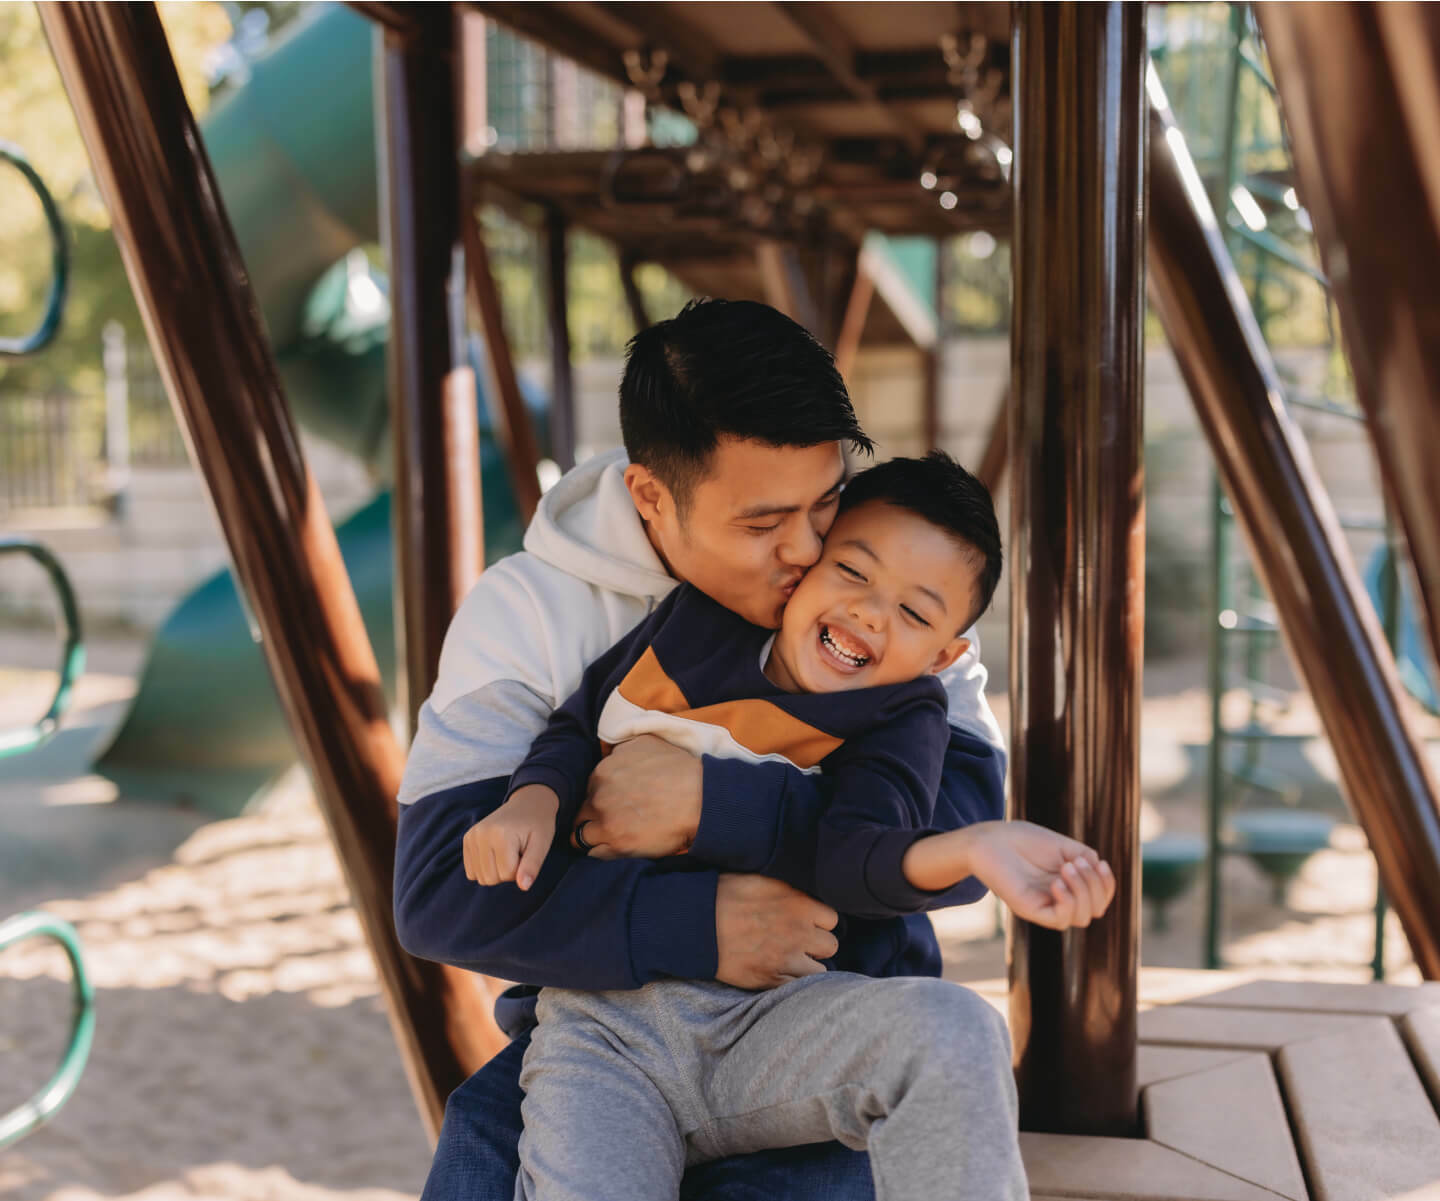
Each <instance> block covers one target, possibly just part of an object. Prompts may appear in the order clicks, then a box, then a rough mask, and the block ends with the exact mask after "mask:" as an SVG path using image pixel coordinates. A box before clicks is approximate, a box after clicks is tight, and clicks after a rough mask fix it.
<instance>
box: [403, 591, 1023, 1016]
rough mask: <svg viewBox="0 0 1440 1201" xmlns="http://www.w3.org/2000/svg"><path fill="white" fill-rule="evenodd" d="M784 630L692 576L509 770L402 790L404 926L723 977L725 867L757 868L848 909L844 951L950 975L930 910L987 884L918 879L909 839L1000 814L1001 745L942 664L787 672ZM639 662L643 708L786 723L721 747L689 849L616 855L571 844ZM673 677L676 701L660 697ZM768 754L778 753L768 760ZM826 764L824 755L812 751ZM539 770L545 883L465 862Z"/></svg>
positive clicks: (747, 724)
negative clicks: (929, 883)
mask: <svg viewBox="0 0 1440 1201" xmlns="http://www.w3.org/2000/svg"><path fill="white" fill-rule="evenodd" d="M769 636H770V634H769V631H765V630H762V629H760V628H758V627H755V626H751V625H749V623H747V622H745V621H744V620H743V619H741V618H739V617H737V616H736V615H735V614H733V613H730V612H729V611H728V610H726V609H723V608H721V607H720V606H718V605H716V604H715V603H714V602H713V601H711V600H710V599H709V598H708V597H706V596H704V594H703V593H700V592H698V591H697V590H695V589H693V588H690V587H688V586H683V585H682V586H681V587H680V588H677V589H676V590H675V591H674V592H673V593H671V595H670V596H669V597H667V598H666V600H665V601H664V602H663V603H662V604H661V605H660V606H659V607H658V608H657V609H656V610H655V612H654V613H652V614H651V615H650V616H649V617H648V618H646V619H645V620H644V621H643V622H641V623H640V625H639V626H637V627H636V628H635V630H633V631H632V632H631V633H630V634H629V635H627V636H626V637H625V638H623V639H622V640H621V641H620V642H619V643H617V644H616V645H615V646H614V647H612V648H611V649H610V650H609V651H608V652H606V653H605V654H604V655H602V656H601V657H600V659H598V660H596V661H595V663H594V664H592V665H591V668H590V670H589V671H588V672H587V673H586V675H585V677H584V680H583V681H582V683H581V686H580V688H579V689H578V690H577V692H576V693H575V695H574V696H572V697H571V698H569V700H567V701H566V703H565V704H564V705H562V706H561V707H560V709H558V710H556V711H555V714H554V717H553V718H552V721H551V723H550V725H549V726H548V727H547V729H546V730H545V731H544V732H543V733H542V734H541V735H540V736H539V737H538V738H537V739H536V742H535V744H534V747H533V748H532V753H531V755H530V757H529V758H527V760H526V763H525V764H524V765H522V767H521V769H520V770H518V771H517V772H516V773H515V775H514V776H513V777H511V779H510V780H508V781H507V780H503V779H492V780H483V781H477V782H475V783H472V784H466V785H462V786H460V787H458V788H452V789H448V790H446V791H445V792H441V793H436V794H433V795H431V796H428V797H425V798H423V799H422V800H420V801H418V802H416V803H415V804H413V805H409V806H404V807H402V809H401V813H400V829H399V844H398V847H397V855H396V880H395V914H396V925H397V930H398V932H399V936H400V941H401V944H402V945H403V946H405V947H406V949H407V950H409V951H410V952H411V953H412V954H416V955H419V956H421V957H424V958H430V959H436V960H439V961H441V962H445V963H450V964H453V965H455V966H459V967H465V968H469V969H472V970H476V971H483V972H485V973H487V974H490V975H495V976H500V977H503V978H507V979H512V980H515V979H518V980H525V981H528V982H530V983H533V984H537V985H545V984H553V985H561V986H566V987H572V988H595V989H603V988H636V987H639V986H640V985H642V984H644V983H646V982H648V981H649V980H654V979H660V978H664V977H679V978H687V979H709V978H713V977H714V974H715V970H716V964H717V960H718V952H717V949H716V940H715V925H714V913H715V910H714V896H715V885H716V878H717V872H718V871H738V872H759V873H761V874H765V875H770V876H773V877H775V878H777V879H781V880H784V881H785V882H787V883H789V884H792V885H794V886H795V887H797V888H799V889H801V890H802V891H805V892H808V893H810V894H811V895H815V896H818V897H819V898H820V899H822V900H825V901H826V902H827V903H828V904H831V905H832V906H833V907H834V908H835V909H837V910H838V911H840V912H841V913H842V914H844V915H845V917H844V919H843V920H842V927H841V928H840V929H839V930H837V935H838V936H839V938H840V944H841V945H840V950H839V952H838V953H837V955H836V956H835V957H834V959H832V960H830V961H829V962H828V964H827V966H829V967H832V968H836V969H841V970H848V971H856V972H862V973H865V974H868V975H874V976H892V975H938V974H939V970H940V955H939V947H938V944H937V943H936V941H935V936H934V932H933V929H932V928H931V926H930V923H929V921H928V919H926V918H925V917H923V915H921V911H922V910H925V909H935V908H943V907H946V906H950V905H957V904H964V903H967V902H969V901H973V900H976V899H978V898H979V897H980V896H982V895H984V889H983V887H982V886H980V885H979V883H978V882H977V881H975V880H973V879H972V880H966V881H963V882H962V883H961V884H959V885H957V886H956V887H955V888H953V889H950V890H947V891H945V892H941V893H928V892H922V891H920V890H916V889H912V888H910V886H909V885H908V884H906V883H905V881H904V879H903V876H902V875H901V874H900V871H899V863H900V859H901V857H902V856H903V854H904V851H905V849H906V848H907V847H908V846H909V845H910V843H911V842H913V841H914V840H915V839H916V838H917V837H922V836H924V835H925V834H926V833H932V832H935V831H937V830H947V829H954V828H957V827H960V826H964V825H968V824H971V823H972V822H976V821H983V820H992V819H996V818H999V817H1000V816H1001V815H1002V812H1003V806H1004V800H1003V778H1002V769H1001V764H1000V759H999V755H998V754H997V753H996V751H995V749H994V748H993V747H992V746H990V745H989V744H988V743H987V742H985V741H984V740H983V739H981V738H978V737H975V736H972V735H969V734H966V733H963V732H961V731H959V730H956V729H954V728H952V727H949V726H948V725H947V724H946V722H945V700H944V692H943V689H941V688H940V687H939V685H938V683H937V682H936V681H934V680H933V679H931V678H929V677H927V678H926V679H924V680H920V681H914V682H910V683H907V684H902V685H894V686H889V687H885V688H869V689H857V690H853V691H850V692H840V693H823V694H817V693H802V694H791V693H785V692H783V691H781V690H780V689H778V688H776V687H775V686H774V685H773V684H771V683H770V681H769V680H768V679H766V678H765V676H764V674H763V672H762V671H761V663H760V655H761V651H762V649H763V648H764V646H765V644H766V642H767V641H768V639H769ZM657 667H658V669H659V670H658V673H657V671H656V670H655V669H656V668H657ZM637 668H639V670H638V671H637V670H636V669H637ZM627 677H630V689H629V691H630V692H631V694H632V697H635V698H638V699H639V700H640V701H643V702H646V703H644V704H639V705H637V706H636V707H637V708H659V709H662V710H663V709H665V708H667V707H668V708H671V709H679V710H684V711H686V712H685V713H684V716H683V717H682V718H680V720H686V721H692V722H700V723H707V722H709V723H710V724H713V725H720V726H723V727H724V730H725V731H726V732H727V733H731V732H733V731H731V726H732V725H737V723H738V728H739V729H740V730H741V731H742V732H743V733H744V734H745V737H747V738H749V739H750V740H751V742H755V740H756V739H761V740H763V739H767V738H768V739H770V740H771V742H770V743H768V744H766V743H763V742H762V743H760V744H759V745H758V747H757V746H753V745H752V746H750V747H748V748H747V749H748V750H749V751H750V753H751V760H750V761H747V759H745V758H728V757H726V758H722V757H715V756H710V755H706V756H705V757H704V759H703V774H704V802H703V805H702V810H701V820H700V828H699V830H698V831H697V835H696V838H695V841H694V843H693V845H692V846H691V849H690V852H689V854H687V855H684V856H679V857H676V858H673V859H667V860H662V861H659V862H652V861H649V860H616V861H600V860H594V859H590V858H588V857H585V856H582V855H579V854H578V853H576V852H574V851H573V850H571V848H570V846H569V829H570V825H571V823H572V822H573V817H574V812H575V810H576V809H577V808H578V807H579V805H580V803H581V801H582V800H583V797H584V788H585V781H586V780H588V777H589V774H590V771H591V770H592V769H593V767H594V764H595V762H597V761H598V759H599V756H600V754H601V753H602V748H601V745H600V741H599V736H598V735H597V730H599V729H600V728H601V723H600V720H599V715H600V713H601V712H602V711H603V710H604V706H605V703H606V701H607V700H608V699H609V698H611V697H612V696H613V695H614V694H615V693H616V692H617V690H619V689H620V688H621V686H622V684H623V683H624V682H625V680H626V678H627ZM667 687H668V688H670V689H673V693H672V694H671V695H672V703H671V704H670V705H669V706H667V705H665V704H664V703H661V704H659V705H655V704H654V701H655V700H656V698H657V697H659V698H660V699H661V700H662V702H663V700H664V693H665V690H666V689H667ZM657 688H658V689H659V690H660V691H659V692H657V691H656V689H657ZM631 703H632V704H634V701H633V700H632V702H631ZM721 708H728V710H729V712H728V714H720V713H719V712H717V710H718V709H721ZM707 709H708V710H711V712H709V713H706V712H704V711H705V710H707ZM747 710H749V712H748V713H747ZM612 716H613V715H612ZM727 722H728V724H727ZM947 736H948V737H947ZM787 740H788V743H787ZM782 743H786V745H784V746H783V747H782V745H781V744H782ZM742 745H743V744H742ZM797 748H798V749H797ZM787 752H788V753H787ZM757 754H760V755H771V756H773V757H772V758H767V759H766V760H764V761H762V762H754V761H753V756H754V755H757ZM782 755H783V758H782V757H781V756H782ZM796 755H798V756H799V758H798V759H796V758H794V756H796ZM786 760H790V761H789V762H787V761H786ZM796 762H799V763H800V764H801V766H799V767H797V766H795V765H794V764H795V763H796ZM817 765H818V766H819V767H820V769H821V772H822V773H823V774H814V773H807V772H806V771H804V770H802V768H803V767H814V766H817ZM937 779H938V785H939V786H938V797H937V787H936V785H937ZM534 782H541V783H546V784H549V785H550V786H551V787H554V788H555V790H556V792H557V793H558V794H559V795H560V797H561V806H560V811H559V813H558V814H557V820H556V836H555V839H554V841H553V844H552V846H551V849H550V853H549V855H548V857H547V859H546V861H545V863H544V865H543V867H542V868H541V871H540V873H539V875H538V878H537V879H536V881H535V883H534V884H533V885H532V886H531V888H530V889H529V890H528V891H526V892H522V891H521V890H520V889H518V888H516V887H515V886H514V885H500V886H496V887H491V888H484V887H481V886H478V885H476V884H474V883H473V882H471V881H469V880H467V879H466V878H465V874H464V867H463V859H462V855H461V843H462V840H463V837H464V834H465V831H466V830H468V829H469V828H470V826H471V825H473V824H474V823H475V822H476V821H478V820H480V819H481V818H482V817H484V816H486V815H487V814H488V813H490V812H492V811H493V810H494V809H495V808H497V807H498V806H499V805H500V804H501V803H502V802H503V800H504V799H505V797H506V796H507V795H508V794H509V792H510V791H512V790H513V788H515V787H518V786H520V785H521V784H523V783H534ZM660 915H663V917H661V916H660ZM497 1012H498V1011H497Z"/></svg>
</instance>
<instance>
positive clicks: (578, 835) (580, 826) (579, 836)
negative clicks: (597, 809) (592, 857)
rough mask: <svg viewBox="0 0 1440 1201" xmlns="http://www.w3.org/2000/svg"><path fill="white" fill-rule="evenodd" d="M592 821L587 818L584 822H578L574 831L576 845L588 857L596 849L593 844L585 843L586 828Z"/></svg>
mask: <svg viewBox="0 0 1440 1201" xmlns="http://www.w3.org/2000/svg"><path fill="white" fill-rule="evenodd" d="M590 821H591V819H590V818H588V817H587V818H586V819H585V820H584V821H583V822H576V823H575V831H574V833H575V845H576V846H577V847H579V848H580V849H581V850H582V851H583V852H584V853H585V854H587V855H588V854H589V853H590V852H591V851H593V850H594V849H595V847H594V846H593V845H592V844H590V843H588V842H586V841H585V827H586V826H588V825H589V824H590Z"/></svg>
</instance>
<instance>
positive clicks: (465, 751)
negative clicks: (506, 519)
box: [399, 451, 1004, 805]
mask: <svg viewBox="0 0 1440 1201" xmlns="http://www.w3.org/2000/svg"><path fill="white" fill-rule="evenodd" d="M626 465H627V459H626V457H625V454H624V452H623V451H615V452H612V453H610V454H605V455H599V456H596V457H595V458H592V459H589V460H587V461H586V462H584V463H582V464H580V465H579V466H578V467H576V468H575V469H574V470H573V471H570V472H569V473H567V474H566V475H565V476H564V477H563V478H562V479H561V480H560V481H559V482H558V483H556V484H555V486H554V487H553V488H551V489H550V491H549V492H547V493H546V494H545V496H544V497H542V498H541V501H540V506H539V508H538V509H537V510H536V513H535V518H534V520H533V521H532V522H531V523H530V528H529V529H528V530H527V531H526V533H525V549H524V550H523V551H521V552H520V553H518V554H514V555H511V556H509V557H508V558H506V559H502V560H501V561H500V562H499V563H496V564H495V565H494V566H493V567H490V568H488V569H487V570H486V571H485V572H484V574H483V575H482V576H481V577H480V580H479V582H478V583H477V584H476V585H475V587H474V588H472V589H471V590H470V593H469V595H467V596H466V598H465V599H464V601H462V602H461V605H460V609H459V611H458V612H457V613H456V614H455V618H454V620H453V621H452V622H451V623H450V629H449V631H448V632H447V633H446V635H445V645H444V649H443V650H442V651H441V655H440V671H439V677H438V679H437V680H436V683H435V689H434V691H433V692H432V693H431V694H430V697H429V699H428V700H427V701H426V702H425V703H424V705H423V706H421V709H420V715H419V723H418V728H417V731H416V734H415V741H414V743H413V745H412V746H411V748H410V755H409V758H408V760H407V761H406V764H405V775H404V778H403V780H402V782H401V786H400V798H399V799H400V803H401V804H402V805H411V804H414V803H415V802H417V801H420V800H422V799H423V798H424V797H426V796H429V795H431V794H432V793H436V792H441V791H443V790H445V789H449V788H454V787H457V786H458V785H461V784H466V783H469V782H472V781H478V780H487V779H492V778H495V777H498V776H509V775H510V774H511V773H512V772H513V771H514V770H515V769H516V768H517V767H518V766H519V765H520V763H521V761H522V760H523V759H524V758H525V756H526V754H527V752H528V751H529V749H530V743H531V742H532V741H533V740H534V738H535V736H536V735H537V734H539V733H540V731H541V730H542V729H543V728H544V726H545V723H546V721H547V720H548V719H549V716H550V712H551V710H552V709H554V708H555V707H556V706H558V705H559V704H560V703H561V702H562V701H564V700H565V698H566V697H568V696H569V695H570V694H571V693H572V692H574V691H575V689H576V687H577V686H578V685H579V683H580V677H581V676H582V675H583V674H584V671H585V668H586V667H587V666H589V664H590V663H591V662H592V661H593V660H595V659H597V658H599V656H600V655H601V654H603V653H604V652H605V651H606V650H608V649H609V648H610V646H612V645H613V644H614V643H615V642H617V641H618V640H619V639H620V638H621V636H622V635H624V634H625V633H626V632H628V631H629V630H630V629H631V628H632V627H633V626H634V625H636V624H637V623H638V622H639V621H640V620H641V618H643V617H644V616H645V615H646V614H647V613H649V612H650V610H651V609H653V608H654V607H655V605H656V604H657V603H659V601H660V600H662V599H663V598H664V597H665V596H666V594H667V593H669V591H670V590H671V589H672V588H674V587H675V579H674V578H673V577H672V576H671V575H669V574H668V573H667V572H666V570H665V567H664V564H662V563H661V561H660V557H659V556H658V555H657V554H656V553H655V549H654V547H652V546H651V545H650V540H649V538H647V537H646V534H645V528H644V525H643V523H642V522H641V520H640V515H639V514H638V513H637V512H636V511H635V505H634V502H633V501H632V500H631V498H630V493H629V491H628V490H627V489H626V487H625V481H624V472H625V467H626ZM968 637H969V638H970V649H969V650H968V651H966V652H965V654H964V655H962V656H961V657H960V658H959V660H957V661H956V663H955V664H954V665H953V666H952V667H950V668H949V670H947V671H946V672H945V673H944V674H943V675H942V676H941V677H940V679H941V682H942V683H943V684H944V685H945V689H946V692H947V694H948V696H949V699H950V722H951V724H952V725H954V726H958V727H959V728H960V729H962V730H965V731H967V732H969V733H971V734H974V735H977V736H979V737H981V738H983V739H984V740H985V741H986V742H989V743H990V744H992V745H993V746H995V747H996V748H1003V745H1004V743H1003V740H1002V738H1001V735H1000V727H999V725H998V723H997V722H996V720H995V715H994V714H993V713H992V712H991V710H990V706H989V704H988V703H987V702H986V700H985V680H986V672H985V668H984V666H983V665H982V664H981V663H980V647H979V641H978V638H977V636H976V633H975V631H974V630H973V629H972V630H970V631H969V633H968ZM1002 754H1003V749H1002Z"/></svg>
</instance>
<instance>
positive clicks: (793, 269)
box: [755, 240, 820, 337]
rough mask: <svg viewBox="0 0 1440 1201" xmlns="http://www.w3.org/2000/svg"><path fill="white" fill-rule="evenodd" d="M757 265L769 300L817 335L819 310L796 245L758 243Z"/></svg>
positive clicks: (768, 241) (756, 251)
mask: <svg viewBox="0 0 1440 1201" xmlns="http://www.w3.org/2000/svg"><path fill="white" fill-rule="evenodd" d="M755 265H756V266H757V267H758V268H759V270H760V279H761V281H762V283H763V285H764V288H765V299H766V302H767V303H768V304H769V305H770V306H771V307H772V308H777V309H779V310H780V311H781V312H782V313H784V314H785V316H787V317H789V318H790V320H792V321H794V322H797V323H798V324H800V325H803V326H804V327H805V328H806V329H808V330H809V331H810V332H811V333H812V334H815V335H816V336H817V337H818V336H819V325H820V312H819V309H817V308H816V306H815V300H814V297H813V296H812V295H811V294H810V286H809V284H808V283H807V282H806V280H805V272H804V270H803V268H802V267H801V265H800V256H799V254H798V253H797V252H796V250H795V247H793V246H790V245H787V244H786V243H784V242H775V241H770V240H766V241H762V242H759V243H758V244H757V245H756V247H755Z"/></svg>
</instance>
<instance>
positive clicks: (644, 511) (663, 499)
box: [625, 463, 674, 521]
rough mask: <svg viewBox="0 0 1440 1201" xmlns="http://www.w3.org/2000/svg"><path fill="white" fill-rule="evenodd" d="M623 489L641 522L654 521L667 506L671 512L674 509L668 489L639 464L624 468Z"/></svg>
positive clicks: (652, 473) (648, 469) (646, 468)
mask: <svg viewBox="0 0 1440 1201" xmlns="http://www.w3.org/2000/svg"><path fill="white" fill-rule="evenodd" d="M625 487H626V488H627V489H628V490H629V492H630V499H631V500H633V501H634V502H635V510H636V512H638V513H639V514H640V518H641V520H642V521H656V520H658V519H659V517H660V512H661V510H662V509H664V508H666V507H667V506H668V507H669V508H671V509H672V510H673V508H674V500H673V498H672V497H671V496H670V489H669V488H667V487H665V485H664V484H662V483H661V482H660V481H659V479H657V478H656V476H655V474H654V472H652V471H651V470H650V468H648V467H642V466H641V465H640V464H639V463H631V464H630V466H628V467H627V468H625Z"/></svg>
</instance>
